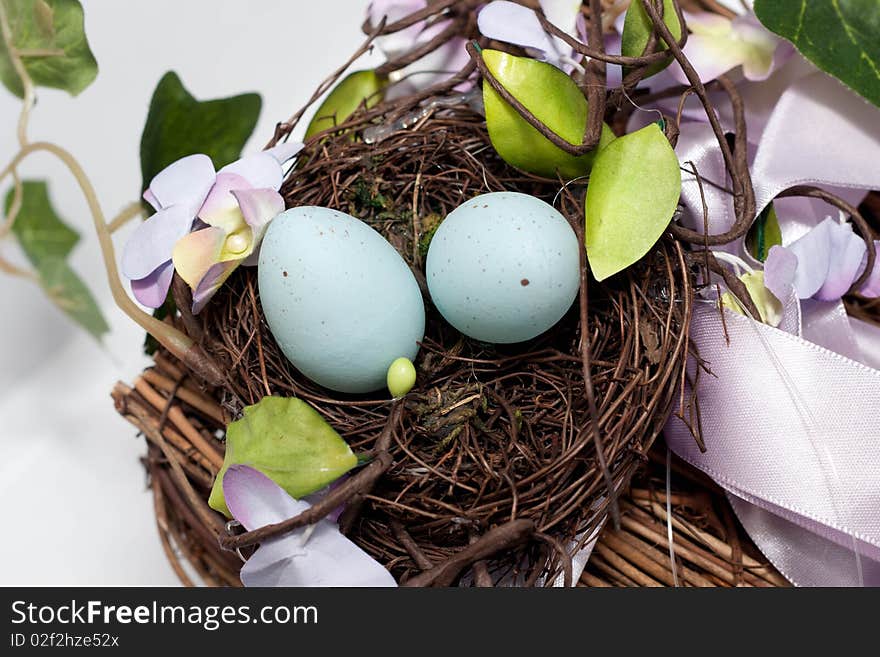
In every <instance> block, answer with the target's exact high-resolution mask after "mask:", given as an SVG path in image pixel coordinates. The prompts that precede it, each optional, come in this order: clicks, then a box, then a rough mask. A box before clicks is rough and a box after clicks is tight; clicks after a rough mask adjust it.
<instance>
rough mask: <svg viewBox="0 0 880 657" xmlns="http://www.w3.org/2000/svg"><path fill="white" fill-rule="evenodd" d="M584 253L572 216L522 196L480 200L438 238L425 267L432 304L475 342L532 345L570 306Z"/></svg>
mask: <svg viewBox="0 0 880 657" xmlns="http://www.w3.org/2000/svg"><path fill="white" fill-rule="evenodd" d="M581 248H583V247H581V246H580V245H579V243H578V239H577V236H576V235H575V232H574V230H573V229H572V227H571V225H570V224H569V223H568V221H566V220H565V217H563V216H562V215H561V214H560V213H559V212H557V211H556V210H555V209H554V208H553V207H552V206H550V205H548V204H547V203H545V202H544V201H542V200H540V199H537V198H535V197H534V196H529V195H528V194H519V193H516V192H495V193H492V194H483V195H481V196H477V197H475V198H472V199H471V200H469V201H467V202H465V203H463V204H462V205H460V206H458V207H457V208H455V210H453V211H452V212H450V213H449V215H448V216H447V217H446V219H445V220H444V221H443V223H442V224H440V227H439V228H438V229H437V232H436V233H434V237H433V239H432V240H431V245H430V247H429V249H428V259H427V263H426V266H427V272H426V274H427V279H428V289H429V290H430V292H431V299H432V300H433V302H434V304H435V305H436V306H437V309H438V310H439V311H440V313H441V314H442V315H443V317H444V318H445V319H446V321H448V322H449V323H450V324H452V325H453V326H454V327H455V328H457V329H458V330H459V331H461V332H462V333H464V334H465V335H468V336H470V337H472V338H476V339H477V340H483V341H484V342H495V343H511V342H522V341H523V340H529V339H531V338H534V337H535V336H537V335H540V334H541V333H543V332H544V331H546V330H547V329H549V328H550V327H552V326H553V325H554V324H556V322H558V321H559V320H560V319H561V318H562V316H563V315H565V313H566V312H567V311H568V309H569V308H570V307H571V304H572V302H573V301H574V299H575V297H576V296H577V293H578V288H579V286H580V249H581Z"/></svg>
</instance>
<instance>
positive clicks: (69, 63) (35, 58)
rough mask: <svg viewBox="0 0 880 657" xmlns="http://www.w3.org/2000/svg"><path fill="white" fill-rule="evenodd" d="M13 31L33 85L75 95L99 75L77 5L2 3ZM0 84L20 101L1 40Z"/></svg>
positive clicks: (30, 0) (55, 0)
mask: <svg viewBox="0 0 880 657" xmlns="http://www.w3.org/2000/svg"><path fill="white" fill-rule="evenodd" d="M0 3H2V4H3V8H4V9H5V10H6V16H7V18H8V20H9V27H10V29H11V31H12V45H13V46H14V48H15V49H16V50H17V51H19V52H20V53H21V55H20V56H21V59H22V63H23V64H24V68H25V70H26V71H27V73H28V75H29V76H30V77H31V80H33V82H34V84H35V85H37V86H40V87H52V88H53V89H63V90H64V91H67V92H68V93H70V94H71V95H72V96H76V95H77V94H79V93H80V92H81V91H82V90H83V89H85V88H86V87H88V86H89V85H90V84H91V83H92V82H93V81H94V79H95V76H97V75H98V62H96V61H95V57H94V55H93V54H92V51H91V49H89V42H88V40H87V39H86V33H85V27H84V25H83V9H82V6H81V5H80V3H79V0H0ZM0 80H2V81H3V84H4V85H5V86H6V88H7V89H9V90H10V91H11V92H12V93H14V94H15V95H16V96H18V97H19V98H21V97H22V96H24V89H23V87H22V84H21V79H20V78H19V77H18V74H17V73H16V72H15V69H14V68H13V66H12V60H11V59H10V57H9V50H8V48H7V46H6V43H5V41H4V40H0Z"/></svg>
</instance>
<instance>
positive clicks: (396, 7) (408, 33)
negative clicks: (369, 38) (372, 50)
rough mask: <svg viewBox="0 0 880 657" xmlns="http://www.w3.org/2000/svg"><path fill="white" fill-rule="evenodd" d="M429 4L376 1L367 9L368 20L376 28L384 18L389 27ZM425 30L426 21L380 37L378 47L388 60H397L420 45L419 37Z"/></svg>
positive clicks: (407, 0)
mask: <svg viewBox="0 0 880 657" xmlns="http://www.w3.org/2000/svg"><path fill="white" fill-rule="evenodd" d="M427 4H428V3H427V2H426V1H425V0H374V1H373V2H371V3H370V4H369V6H368V7H367V19H368V20H369V22H370V25H371V26H373V27H376V26H378V25H379V23H380V22H381V21H382V18H383V17H384V18H385V23H386V25H388V24H391V23H394V22H395V21H398V20H400V19H401V18H404V17H406V16H409V15H410V14H412V13H414V12H417V11H419V10H420V9H424V8H425V7H426V6H427ZM424 28H425V21H419V22H418V23H414V24H413V25H410V26H409V27H407V28H404V29H402V30H400V31H398V32H394V33H393V34H386V35H384V36H381V37H378V38H377V39H376V41H375V43H376V46H377V47H378V48H379V50H381V51H382V52H383V53H384V54H385V56H386V57H387V58H388V59H393V58H396V57H398V56H399V55H402V54H403V53H405V52H406V51H408V50H412V49H413V48H415V47H416V46H417V45H419V35H420V34H421V32H422V30H424Z"/></svg>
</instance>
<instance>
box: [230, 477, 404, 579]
mask: <svg viewBox="0 0 880 657" xmlns="http://www.w3.org/2000/svg"><path fill="white" fill-rule="evenodd" d="M223 496H224V497H225V499H226V503H227V505H228V506H229V510H230V512H231V513H232V516H233V517H234V518H235V519H236V520H238V521H239V522H240V523H241V524H242V525H244V527H245V529H247V530H253V529H257V528H258V527H262V526H264V525H269V524H274V523H278V522H281V521H282V520H286V519H287V518H292V517H294V516H297V515H299V514H300V513H302V512H303V511H305V510H306V509H308V508H309V506H310V505H309V503H308V502H305V501H302V500H295V499H293V498H292V497H291V496H290V495H288V494H287V493H286V492H285V491H284V490H283V489H282V488H281V487H280V486H278V485H277V484H276V483H275V482H273V481H272V480H271V479H269V477H267V476H266V475H264V474H263V473H262V472H260V471H259V470H255V469H254V468H251V467H248V466H246V465H233V466H231V467H230V468H229V470H227V471H226V475H225V476H224V477H223ZM241 581H242V583H243V584H244V585H245V586H396V585H397V584H396V583H395V581H394V578H393V577H392V576H391V574H390V573H389V572H388V571H387V570H386V569H385V568H384V567H383V566H382V565H381V564H379V562H377V561H375V560H374V559H373V558H372V557H370V556H369V555H368V554H367V553H366V552H364V551H363V550H361V549H360V548H359V547H358V546H357V545H355V544H354V543H352V542H351V541H350V540H349V539H347V538H346V537H345V536H343V535H342V533H341V532H340V531H339V528H338V527H337V526H336V524H335V523H334V522H332V521H330V520H328V519H326V518H325V519H323V520H320V521H319V522H318V523H316V524H314V525H310V526H308V527H302V528H300V529H296V530H294V531H292V532H290V533H289V534H285V535H283V536H279V537H277V538H271V539H269V540H267V541H264V542H263V543H261V544H260V547H259V549H257V551H256V552H255V553H254V554H253V555H252V556H251V557H250V559H248V560H247V563H245V565H244V567H242V569H241Z"/></svg>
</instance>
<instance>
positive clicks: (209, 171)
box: [144, 153, 216, 215]
mask: <svg viewBox="0 0 880 657" xmlns="http://www.w3.org/2000/svg"><path fill="white" fill-rule="evenodd" d="M215 176H216V173H215V172H214V164H213V163H212V162H211V158H210V157H208V156H207V155H202V154H201V153H198V154H196V155H188V156H187V157H184V158H181V159H179V160H177V161H176V162H173V163H172V164H169V165H168V166H167V167H165V168H164V169H162V171H160V172H159V173H158V174H156V177H155V178H153V180H152V181H151V182H150V187H149V189H148V190H147V191H148V192H149V197H148V196H147V195H146V193H144V198H145V199H146V200H147V202H148V203H150V204H151V205H152V206H153V207H155V208H156V209H157V210H159V209H160V208H167V207H169V206H172V205H183V206H185V207H187V208H189V211H190V213H191V214H193V215H195V214H196V212H197V211H198V209H199V206H201V204H202V202H203V201H204V200H205V197H206V196H207V195H208V192H209V191H210V190H211V185H213V184H214V178H215Z"/></svg>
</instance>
